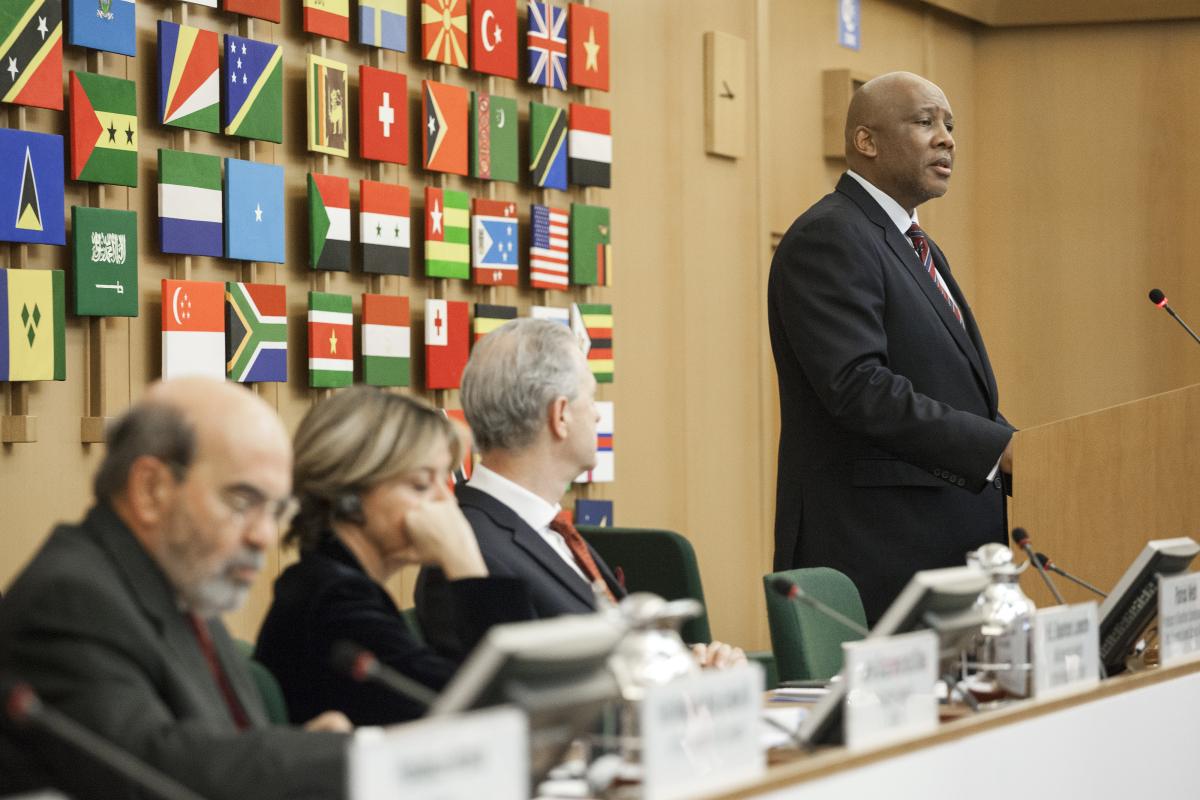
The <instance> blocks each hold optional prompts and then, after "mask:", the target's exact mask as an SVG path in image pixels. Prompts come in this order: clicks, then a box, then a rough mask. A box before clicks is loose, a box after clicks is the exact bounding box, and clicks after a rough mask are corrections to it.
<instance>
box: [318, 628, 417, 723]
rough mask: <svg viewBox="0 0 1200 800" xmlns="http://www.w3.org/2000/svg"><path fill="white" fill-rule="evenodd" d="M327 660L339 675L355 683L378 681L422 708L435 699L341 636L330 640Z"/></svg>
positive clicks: (373, 655) (414, 682) (414, 683)
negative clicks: (346, 676) (330, 644)
mask: <svg viewBox="0 0 1200 800" xmlns="http://www.w3.org/2000/svg"><path fill="white" fill-rule="evenodd" d="M329 660H330V662H331V663H332V664H333V668H334V669H335V670H337V671H338V672H340V673H342V674H343V675H348V676H350V677H351V678H353V679H354V680H356V681H358V682H359V683H367V682H368V681H370V682H372V683H378V684H379V685H381V686H383V687H385V688H387V689H390V690H392V691H393V692H395V693H396V694H399V695H403V696H404V697H407V698H408V699H409V700H412V701H413V702H415V703H417V704H419V705H420V706H422V707H423V708H429V707H430V706H431V705H433V703H434V701H435V700H437V693H436V692H434V691H433V690H432V689H430V688H429V687H428V686H425V685H424V684H422V683H419V682H417V681H414V680H413V679H412V678H410V677H408V676H407V675H401V674H400V673H399V672H397V671H396V670H394V669H392V668H391V667H389V666H388V665H386V664H382V663H380V661H379V659H378V658H376V657H375V654H374V653H372V652H371V651H370V650H367V649H366V648H365V647H359V646H358V645H356V644H354V642H349V641H346V640H345V639H342V640H341V641H338V642H334V645H333V649H332V650H331V651H330V659H329Z"/></svg>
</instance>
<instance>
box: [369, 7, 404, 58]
mask: <svg viewBox="0 0 1200 800" xmlns="http://www.w3.org/2000/svg"><path fill="white" fill-rule="evenodd" d="M406 3H407V0H358V41H359V43H360V44H369V45H372V46H374V47H382V48H384V49H386V50H395V51H397V52H399V53H404V52H407V51H408V14H407V13H406V11H405V4H406Z"/></svg>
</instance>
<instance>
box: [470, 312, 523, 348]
mask: <svg viewBox="0 0 1200 800" xmlns="http://www.w3.org/2000/svg"><path fill="white" fill-rule="evenodd" d="M516 318H517V307H516V306H494V305H489V304H487V303H476V304H475V338H474V339H472V340H471V341H472V342H478V341H479V340H480V339H482V338H483V337H485V336H487V335H488V334H489V333H491V332H492V331H494V330H496V328H499V327H500V326H501V325H503V324H504V323H506V322H508V321H509V320H510V319H516Z"/></svg>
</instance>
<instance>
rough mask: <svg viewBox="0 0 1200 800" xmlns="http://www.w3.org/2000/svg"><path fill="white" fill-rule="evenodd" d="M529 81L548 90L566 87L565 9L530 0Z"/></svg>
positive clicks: (527, 48) (528, 37) (564, 88)
mask: <svg viewBox="0 0 1200 800" xmlns="http://www.w3.org/2000/svg"><path fill="white" fill-rule="evenodd" d="M526 50H528V52H529V82H530V83H533V84H537V85H538V86H548V87H550V88H551V89H562V90H564V91H565V90H566V88H567V10H566V9H565V8H555V7H554V6H552V5H550V4H549V3H539V2H537V0H530V2H529V33H528V36H527V40H526Z"/></svg>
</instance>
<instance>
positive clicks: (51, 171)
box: [0, 128, 67, 244]
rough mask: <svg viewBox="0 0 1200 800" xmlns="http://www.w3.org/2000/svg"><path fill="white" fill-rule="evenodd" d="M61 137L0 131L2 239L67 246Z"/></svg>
mask: <svg viewBox="0 0 1200 800" xmlns="http://www.w3.org/2000/svg"><path fill="white" fill-rule="evenodd" d="M64 184H65V178H64V176H63V137H61V136H59V135H58V134H54V133H30V132H27V131H19V130H14V129H12V128H0V241H5V242H25V243H28V244H66V243H67V225H66V209H65V208H64V203H63V187H64Z"/></svg>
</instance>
